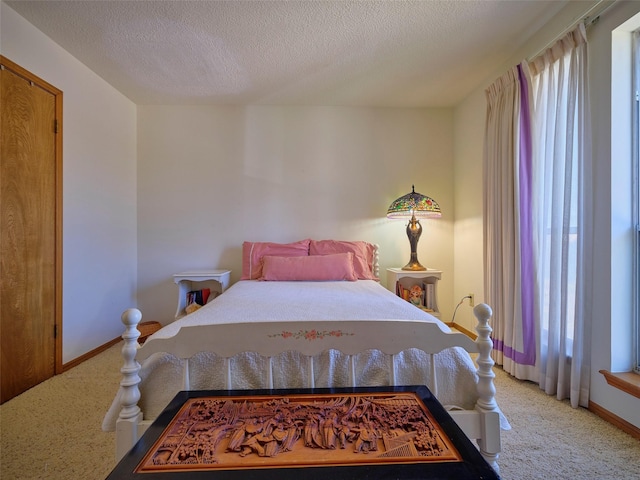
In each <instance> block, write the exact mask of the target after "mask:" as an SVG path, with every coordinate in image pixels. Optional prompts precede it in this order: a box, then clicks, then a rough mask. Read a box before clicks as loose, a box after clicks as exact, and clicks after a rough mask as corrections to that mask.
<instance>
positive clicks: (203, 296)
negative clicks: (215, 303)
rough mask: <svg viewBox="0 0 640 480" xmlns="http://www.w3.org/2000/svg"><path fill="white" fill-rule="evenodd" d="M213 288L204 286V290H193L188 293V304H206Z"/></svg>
mask: <svg viewBox="0 0 640 480" xmlns="http://www.w3.org/2000/svg"><path fill="white" fill-rule="evenodd" d="M210 294H211V289H209V288H203V289H202V290H192V291H191V292H188V293H187V305H191V304H192V303H197V304H198V305H205V304H206V303H207V300H209V295H210Z"/></svg>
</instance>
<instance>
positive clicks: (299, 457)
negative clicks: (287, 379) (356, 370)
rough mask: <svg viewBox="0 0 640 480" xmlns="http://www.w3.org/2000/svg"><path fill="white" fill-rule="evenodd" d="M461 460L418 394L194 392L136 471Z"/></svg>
mask: <svg viewBox="0 0 640 480" xmlns="http://www.w3.org/2000/svg"><path fill="white" fill-rule="evenodd" d="M433 461H437V462H459V461H461V456H460V454H459V453H458V452H457V450H456V449H455V448H454V446H453V445H452V444H451V442H450V441H449V439H448V437H447V436H446V435H445V434H444V433H443V431H442V429H441V427H440V426H439V425H438V423H437V422H436V421H435V420H434V419H433V417H432V415H431V414H430V412H429V411H428V409H427V407H426V406H425V405H424V403H423V402H422V401H421V400H420V398H419V397H418V396H416V395H415V394H414V393H367V394H346V395H336V394H314V395H287V396H237V397H202V398H192V399H189V400H188V401H187V402H186V403H185V404H184V405H183V407H182V408H181V409H180V411H179V412H178V413H177V414H176V416H175V417H174V418H173V420H172V421H171V423H170V424H169V426H168V427H167V428H166V429H165V430H164V432H163V433H162V435H161V436H160V438H159V439H158V441H157V442H156V443H155V444H154V446H153V448H151V449H150V450H149V453H148V454H147V455H146V456H145V457H144V459H143V460H142V462H141V463H140V465H139V466H138V468H137V469H136V472H140V473H142V472H161V471H183V470H214V469H224V470H230V469H246V468H267V467H273V468H284V467H303V466H329V465H356V464H384V463H390V462H395V463H418V462H433Z"/></svg>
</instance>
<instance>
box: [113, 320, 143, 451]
mask: <svg viewBox="0 0 640 480" xmlns="http://www.w3.org/2000/svg"><path fill="white" fill-rule="evenodd" d="M141 319H142V313H141V312H140V310H137V309H135V308H130V309H129V310H126V311H125V312H124V313H123V314H122V317H121V320H122V323H123V324H124V325H125V327H126V329H125V331H124V333H123V334H122V339H123V340H124V346H123V347H122V358H123V359H124V365H123V366H122V368H121V369H120V372H122V380H121V381H120V391H119V392H118V396H119V398H120V405H121V406H122V409H121V410H120V415H119V417H118V420H117V421H116V461H119V460H120V459H121V458H122V457H124V455H125V454H126V453H127V452H128V451H129V450H130V449H131V447H133V446H134V445H135V443H136V442H137V441H138V424H139V423H140V422H141V421H142V412H141V411H140V407H138V401H139V400H140V389H139V388H138V384H139V383H140V377H139V376H138V372H139V371H140V364H139V363H138V362H137V361H136V359H135V358H136V352H137V350H138V346H139V345H138V337H139V336H140V332H139V331H138V329H137V328H136V327H137V326H138V324H139V323H140V320H141Z"/></svg>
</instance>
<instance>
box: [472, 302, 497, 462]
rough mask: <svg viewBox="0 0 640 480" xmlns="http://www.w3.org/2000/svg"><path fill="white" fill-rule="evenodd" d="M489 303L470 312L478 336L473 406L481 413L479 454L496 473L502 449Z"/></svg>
mask: <svg viewBox="0 0 640 480" xmlns="http://www.w3.org/2000/svg"><path fill="white" fill-rule="evenodd" d="M492 313H493V312H492V310H491V307H489V305H486V304H484V303H480V304H478V305H477V306H476V307H475V308H474V309H473V314H474V315H475V316H476V318H477V319H478V325H477V326H476V331H477V332H478V338H477V340H476V345H477V346H478V358H477V360H476V363H477V364H478V397H479V398H478V401H477V402H476V409H477V410H478V411H480V412H481V413H482V414H483V415H482V420H481V425H480V429H481V431H482V435H481V440H478V446H479V447H480V453H482V456H483V457H484V458H485V459H486V460H487V462H489V464H490V465H491V466H492V467H493V468H494V469H495V470H496V472H499V469H498V463H497V460H498V455H499V453H500V450H501V445H500V413H499V412H500V410H499V409H498V404H497V402H496V399H495V395H496V387H495V385H494V384H493V379H494V378H495V376H496V375H495V373H493V365H494V363H495V362H494V361H493V359H492V358H491V349H492V348H493V340H491V338H490V337H489V336H490V335H491V332H492V329H491V327H490V326H489V319H490V318H491V315H492Z"/></svg>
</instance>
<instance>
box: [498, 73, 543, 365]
mask: <svg viewBox="0 0 640 480" xmlns="http://www.w3.org/2000/svg"><path fill="white" fill-rule="evenodd" d="M518 80H519V82H520V105H521V109H520V119H519V120H520V121H519V128H520V145H519V148H520V151H519V159H518V163H519V173H520V175H519V181H520V184H519V187H520V199H519V200H520V262H521V263H520V270H521V279H520V285H521V287H520V288H521V291H520V296H521V301H522V340H523V345H524V352H523V353H518V352H515V350H514V352H515V356H516V357H521V358H522V360H523V361H525V362H527V363H525V364H526V365H533V364H535V357H536V338H535V330H534V327H535V321H534V320H535V319H534V285H535V276H534V265H533V223H532V222H533V218H532V217H533V207H532V198H531V197H532V192H531V189H532V187H531V185H532V170H533V154H532V148H531V144H532V138H531V115H530V111H531V106H530V105H529V83H528V82H527V79H526V78H525V75H524V72H523V71H522V65H518ZM504 353H505V355H506V354H507V352H506V351H504ZM509 358H513V357H511V356H510V355H509ZM513 359H514V360H516V361H517V362H518V363H521V362H520V361H518V360H517V359H516V358H513ZM529 362H531V363H529Z"/></svg>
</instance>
